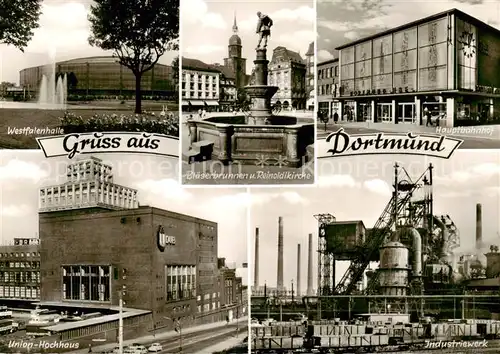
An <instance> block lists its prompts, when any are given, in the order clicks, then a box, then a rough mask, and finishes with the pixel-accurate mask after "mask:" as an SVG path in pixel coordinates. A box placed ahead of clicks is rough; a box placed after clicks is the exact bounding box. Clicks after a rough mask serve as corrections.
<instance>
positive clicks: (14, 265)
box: [0, 261, 40, 269]
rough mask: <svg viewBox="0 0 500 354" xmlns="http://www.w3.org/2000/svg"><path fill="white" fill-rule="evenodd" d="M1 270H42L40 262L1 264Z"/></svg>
mask: <svg viewBox="0 0 500 354" xmlns="http://www.w3.org/2000/svg"><path fill="white" fill-rule="evenodd" d="M1 268H34V269H39V268H40V262H9V261H7V262H0V269H1Z"/></svg>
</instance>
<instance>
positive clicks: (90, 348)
mask: <svg viewBox="0 0 500 354" xmlns="http://www.w3.org/2000/svg"><path fill="white" fill-rule="evenodd" d="M89 353H92V344H89Z"/></svg>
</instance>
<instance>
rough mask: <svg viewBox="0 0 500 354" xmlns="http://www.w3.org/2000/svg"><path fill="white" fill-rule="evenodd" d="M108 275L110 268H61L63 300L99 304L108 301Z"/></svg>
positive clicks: (109, 282)
mask: <svg viewBox="0 0 500 354" xmlns="http://www.w3.org/2000/svg"><path fill="white" fill-rule="evenodd" d="M110 274H111V267H110V266H101V265H95V266H87V265H72V266H63V267H62V277H63V289H62V292H63V299H64V300H79V301H99V302H108V301H110V293H111V281H110Z"/></svg>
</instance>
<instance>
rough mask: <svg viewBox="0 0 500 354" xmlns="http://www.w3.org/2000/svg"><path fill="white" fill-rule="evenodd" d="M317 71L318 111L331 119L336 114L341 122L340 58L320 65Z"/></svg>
mask: <svg viewBox="0 0 500 354" xmlns="http://www.w3.org/2000/svg"><path fill="white" fill-rule="evenodd" d="M317 70H318V78H317V80H318V89H317V95H318V110H319V111H321V112H322V113H324V114H325V115H326V116H327V117H330V118H333V117H334V115H335V113H337V117H338V119H339V120H340V118H341V116H340V111H341V108H340V102H339V100H338V97H339V60H338V58H337V59H331V60H327V61H324V62H321V63H318V65H317Z"/></svg>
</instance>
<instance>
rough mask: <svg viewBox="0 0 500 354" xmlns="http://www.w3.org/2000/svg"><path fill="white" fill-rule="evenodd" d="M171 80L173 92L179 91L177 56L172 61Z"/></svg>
mask: <svg viewBox="0 0 500 354" xmlns="http://www.w3.org/2000/svg"><path fill="white" fill-rule="evenodd" d="M172 78H173V79H174V85H175V90H176V91H179V56H176V57H175V58H174V59H173V60H172Z"/></svg>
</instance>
